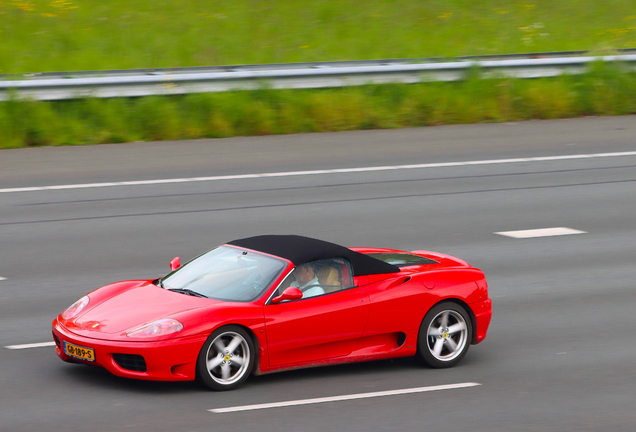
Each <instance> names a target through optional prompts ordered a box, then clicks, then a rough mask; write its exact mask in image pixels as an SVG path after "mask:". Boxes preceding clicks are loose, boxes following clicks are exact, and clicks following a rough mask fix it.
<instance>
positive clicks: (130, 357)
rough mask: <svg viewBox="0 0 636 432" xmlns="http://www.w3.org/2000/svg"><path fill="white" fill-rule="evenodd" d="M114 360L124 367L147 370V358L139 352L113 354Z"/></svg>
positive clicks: (133, 369) (139, 370) (138, 370)
mask: <svg viewBox="0 0 636 432" xmlns="http://www.w3.org/2000/svg"><path fill="white" fill-rule="evenodd" d="M113 360H115V363H117V364H118V365H119V367H120V368H122V369H128V370H131V371H135V372H146V360H144V358H143V357H142V356H140V355H137V354H113Z"/></svg>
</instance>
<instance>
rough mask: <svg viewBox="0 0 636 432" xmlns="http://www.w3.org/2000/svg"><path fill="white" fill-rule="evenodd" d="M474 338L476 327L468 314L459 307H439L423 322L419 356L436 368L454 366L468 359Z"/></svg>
mask: <svg viewBox="0 0 636 432" xmlns="http://www.w3.org/2000/svg"><path fill="white" fill-rule="evenodd" d="M444 321H446V322H445V323H444ZM472 337H473V327H472V324H471V321H470V317H469V316H468V313H467V312H466V310H465V309H464V308H463V307H461V306H460V305H458V304H457V303H452V302H445V303H440V304H438V305H436V306H434V307H433V308H431V310H429V311H428V313H427V314H426V316H425V317H424V320H422V324H421V325H420V331H419V334H418V337H417V356H418V357H419V358H420V360H422V361H423V362H424V363H425V364H427V365H428V366H430V367H433V368H448V367H452V366H455V365H456V364H457V363H458V362H459V361H460V360H461V359H462V358H463V357H464V356H465V355H466V352H467V351H468V348H469V347H470V342H471V340H472Z"/></svg>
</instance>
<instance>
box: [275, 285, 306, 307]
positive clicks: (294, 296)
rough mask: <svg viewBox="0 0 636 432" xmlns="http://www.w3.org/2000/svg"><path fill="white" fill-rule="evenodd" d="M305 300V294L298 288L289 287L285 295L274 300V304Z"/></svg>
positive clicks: (284, 292)
mask: <svg viewBox="0 0 636 432" xmlns="http://www.w3.org/2000/svg"><path fill="white" fill-rule="evenodd" d="M301 298H303V292H302V291H301V290H299V289H298V288H296V287H289V288H287V289H286V290H285V291H283V293H282V294H281V295H279V296H277V297H274V298H273V299H272V303H273V304H276V303H280V302H282V301H285V300H300V299H301Z"/></svg>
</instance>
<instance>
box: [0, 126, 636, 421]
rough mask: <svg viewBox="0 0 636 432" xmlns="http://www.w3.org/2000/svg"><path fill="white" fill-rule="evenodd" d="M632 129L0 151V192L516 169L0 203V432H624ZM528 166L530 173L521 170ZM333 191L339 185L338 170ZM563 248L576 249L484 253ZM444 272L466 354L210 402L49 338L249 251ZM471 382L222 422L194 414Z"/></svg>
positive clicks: (302, 378) (166, 188) (629, 401)
mask: <svg viewBox="0 0 636 432" xmlns="http://www.w3.org/2000/svg"><path fill="white" fill-rule="evenodd" d="M629 151H636V117H633V116H632V117H616V118H589V119H576V120H559V121H533V122H525V123H518V124H490V125H475V126H453V127H436V128H424V129H407V130H396V131H365V132H347V133H341V134H338V133H333V134H331V133H330V134H313V135H290V136H282V137H264V138H233V139H223V140H198V141H190V142H167V143H134V144H128V145H104V146H94V147H77V148H70V147H68V148H40V149H24V150H4V151H0V189H1V190H6V189H11V188H22V187H41V186H53V185H77V184H87V183H101V182H122V181H137V180H162V179H175V178H181V179H190V178H193V177H201V176H206V177H207V176H223V175H239V174H258V173H272V172H288V171H306V170H324V169H346V168H361V167H377V166H385V165H393V166H397V165H405V164H435V163H445V162H470V161H485V160H493V159H511V158H529V159H528V160H526V161H509V162H507V163H483V162H482V163H476V164H460V163H456V164H450V165H451V166H438V167H433V166H428V167H422V168H412V169H391V170H377V171H359V172H340V173H333V172H332V173H324V174H312V175H306V174H305V175H294V176H280V177H256V178H243V179H232V180H222V179H217V180H208V181H183V182H180V183H158V184H146V185H138V184H137V185H117V186H107V187H92V188H77V187H73V188H68V189H60V190H37V191H25V192H19V191H5V192H0V246H1V247H0V277H2V278H4V280H0V328H1V329H2V332H0V365H2V367H0V430H1V431H33V430H51V429H53V428H56V429H59V430H68V431H91V432H97V431H111V430H115V429H117V430H127V429H129V430H139V431H146V430H149V431H150V430H153V431H175V430H178V431H212V430H213V431H217V430H218V431H220V430H226V431H234V430H241V431H277V432H282V431H320V432H323V431H326V430H343V431H385V430H391V431H402V430H404V431H407V430H408V431H412V430H418V431H428V430H431V431H432V430H448V431H466V430H470V431H599V430H603V431H609V430H612V431H634V430H636V410H635V409H634V406H635V405H636V368H635V365H636V360H635V359H636V332H634V329H635V328H636V313H634V310H636V286H635V281H636V266H635V265H634V263H635V262H636V248H635V240H636V223H635V222H636V156H622V157H611V156H610V157H598V156H594V157H586V158H582V157H577V158H572V159H558V160H538V159H536V158H541V157H545V156H566V155H569V156H576V155H595V154H601V153H613V152H629ZM532 158H535V159H532ZM345 171H346V170H345ZM550 227H569V228H572V229H576V230H581V231H585V233H582V234H576V235H567V236H555V237H541V238H527V239H514V238H509V237H505V236H501V235H498V234H495V233H498V232H502V231H511V230H526V229H537V228H550ZM264 233H272V234H283V233H295V234H304V235H309V236H315V237H318V238H321V239H325V240H330V241H334V242H337V243H340V244H344V245H348V246H380V247H394V248H400V249H405V250H414V249H428V250H434V251H439V252H445V253H449V254H452V255H456V256H459V257H461V258H463V259H465V260H467V261H468V262H470V263H471V264H473V265H475V266H477V267H479V268H481V269H482V270H483V271H484V272H485V274H486V276H487V278H488V281H489V285H490V295H491V297H492V298H493V304H494V316H493V321H492V324H491V327H490V331H489V334H488V337H487V338H486V340H485V341H484V342H483V343H481V344H479V345H476V346H472V347H471V348H470V350H469V352H468V355H467V356H466V357H465V358H464V360H463V361H462V363H460V364H459V365H458V366H457V367H455V368H453V369H448V370H432V369H427V368H423V367H421V366H419V365H418V364H417V363H416V362H415V361H414V360H412V359H400V360H393V361H378V362H369V363H363V364H355V365H345V366H334V367H326V368H317V369H308V370H302V371H293V372H285V373H279V374H272V375H265V376H261V377H252V378H251V379H250V380H249V381H248V382H247V383H246V385H245V386H243V387H242V388H240V389H238V390H236V391H233V392H225V393H214V392H209V391H206V390H202V389H200V388H198V387H197V386H196V385H194V384H192V383H155V382H139V381H134V380H127V379H121V378H116V377H113V376H111V375H109V374H108V373H106V372H104V371H102V370H99V369H95V368H90V367H85V366H78V365H69V364H66V363H63V362H62V361H60V360H59V359H58V358H57V357H56V355H55V353H54V351H53V348H51V347H43V348H30V349H22V350H9V349H7V348H4V347H5V346H8V345H18V344H28V343H37V342H47V341H50V340H51V333H50V322H51V320H52V318H53V317H54V316H55V315H56V314H58V313H59V312H60V311H61V310H63V309H64V308H65V307H67V306H68V305H70V304H71V303H72V302H74V301H75V300H76V299H78V298H79V297H81V296H82V295H84V294H85V293H86V292H88V291H91V290H93V289H95V288H97V287H99V286H101V285H104V284H106V283H109V282H112V281H116V280H123V279H133V278H152V277H156V276H159V275H162V274H164V273H166V272H167V270H168V262H169V261H170V259H172V258H173V257H174V256H180V257H181V259H182V260H186V259H189V258H191V257H193V256H195V255H197V254H199V253H201V252H202V251H205V250H208V249H210V248H212V247H213V246H215V245H217V244H220V243H224V242H226V241H229V240H232V239H234V238H240V237H246V236H251V235H257V234H264ZM465 382H476V383H479V384H481V385H479V386H476V387H471V388H461V389H452V390H443V391H436V392H430V393H418V394H409V395H396V396H386V397H377V398H372V399H360V400H350V401H340V402H329V403H322V404H310V405H302V406H293V407H286V408H272V409H264V410H256V411H246V412H240V413H224V414H219V413H212V412H209V411H208V410H209V409H213V408H222V407H233V406H242V405H250V404H261V403H268V402H279V401H292V400H299V399H307V398H320V397H329V396H339V395H347V394H356V393H366V392H377V391H385V390H398V389H407V388H414V387H424V386H435V385H442V384H455V383H465Z"/></svg>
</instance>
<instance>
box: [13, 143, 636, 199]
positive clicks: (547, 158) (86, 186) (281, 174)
mask: <svg viewBox="0 0 636 432" xmlns="http://www.w3.org/2000/svg"><path fill="white" fill-rule="evenodd" d="M619 156H636V151H631V152H616V153H593V154H579V155H564V156H542V157H531V158H515V159H492V160H478V161H465V162H441V163H429V164H416V165H388V166H376V167H362V168H339V169H327V170H314V171H287V172H274V173H260V174H238V175H225V176H212V177H189V178H177V179H159V180H138V181H124V182H109V183H84V184H70V185H55V186H34V187H22V188H7V189H0V193H10V192H34V191H46V190H60V189H90V188H101V187H112V186H140V185H157V184H167V183H191V182H204V181H220V180H241V179H257V178H267V177H293V176H307V175H320V174H338V173H339V174H342V173H358V172H373V171H392V170H408V169H424V168H443V167H456V166H469V165H494V164H509V163H519V162H544V161H559V160H572V159H592V158H606V157H619Z"/></svg>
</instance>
